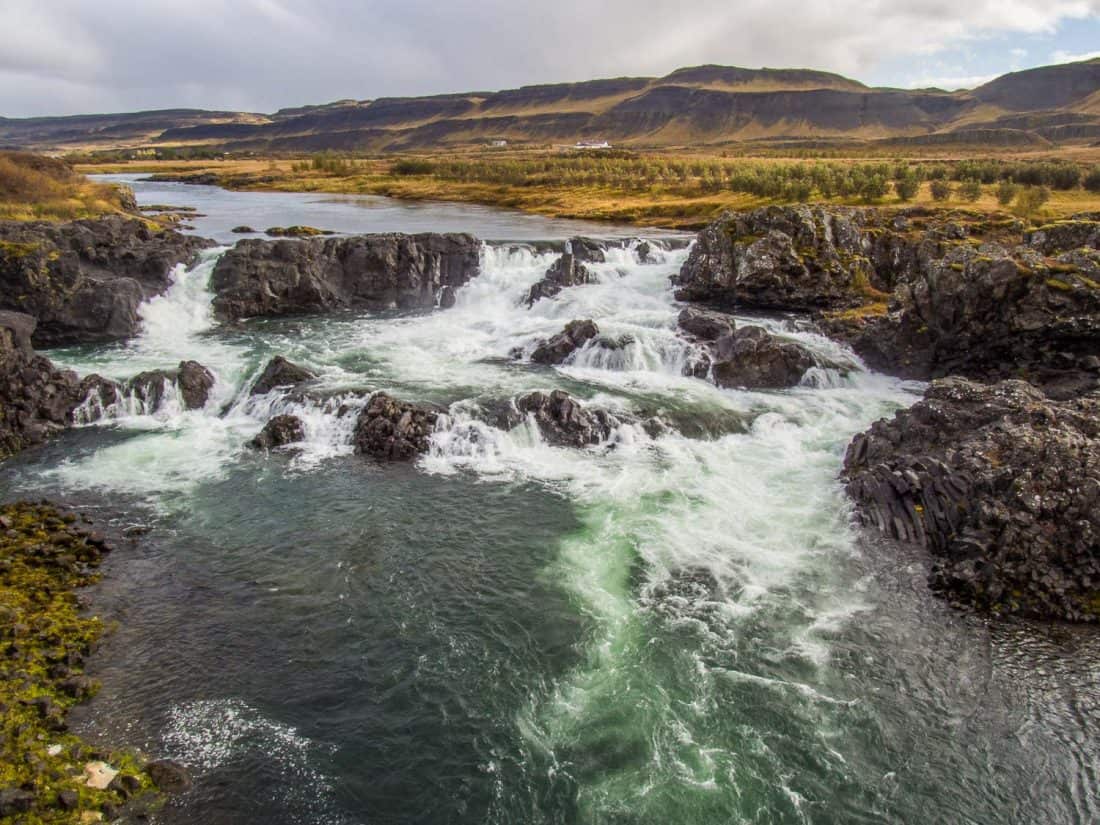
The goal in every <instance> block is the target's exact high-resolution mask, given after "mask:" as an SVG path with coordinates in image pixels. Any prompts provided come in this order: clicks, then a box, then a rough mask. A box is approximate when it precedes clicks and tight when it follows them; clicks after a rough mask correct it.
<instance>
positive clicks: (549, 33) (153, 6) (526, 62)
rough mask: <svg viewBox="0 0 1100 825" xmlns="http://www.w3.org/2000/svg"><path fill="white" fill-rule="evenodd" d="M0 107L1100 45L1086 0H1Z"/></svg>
mask: <svg viewBox="0 0 1100 825" xmlns="http://www.w3.org/2000/svg"><path fill="white" fill-rule="evenodd" d="M0 31H2V32H3V34H2V35H0V44H2V45H0V116H7V117H27V116H35V115H47V114H76V113H82V112H84V113H87V112H118V111H134V110H139V109H157V108H172V107H194V108H204V109H229V110H243V111H256V112H272V111H275V110H276V109H279V108H282V107H287V106H298V105H303V104H308V103H323V102H326V101H331V100H338V99H343V98H355V99H360V100H362V99H368V98H374V97H383V96H402V95H417V94H434V93H441V92H458V91H473V90H495V89H503V88H514V87H516V86H521V85H525V84H532V83H553V82H563V81H575V80H587V79H592V78H596V77H618V76H622V75H663V74H667V73H668V72H669V71H671V70H673V69H675V68H678V67H681V66H694V65H699V64H703V63H719V64H724V65H736V66H747V67H760V66H770V67H774V68H787V67H800V68H814V69H825V70H829V71H834V72H839V73H841V74H845V75H847V76H849V77H853V78H855V79H857V80H861V81H863V82H865V83H868V84H871V85H883V86H897V87H904V88H916V87H923V86H939V87H942V88H952V89H953V88H969V87H973V86H975V85H979V84H981V83H983V82H985V81H986V80H989V79H991V78H993V77H995V76H997V75H1000V74H1003V73H1005V72H1008V71H1013V70H1016V69H1023V68H1030V67H1033V66H1041V65H1047V64H1050V63H1063V62H1069V61H1072V60H1081V59H1087V58H1089V57H1098V56H1100V0H831V2H817V3H808V2H806V0H682V1H681V2H668V1H667V0H588V2H580V1H579V0H449V1H447V2H444V0H308V1H307V0H171V1H170V2H169V1H168V0H125V2H123V0H0Z"/></svg>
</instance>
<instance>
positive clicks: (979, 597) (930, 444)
mask: <svg viewBox="0 0 1100 825" xmlns="http://www.w3.org/2000/svg"><path fill="white" fill-rule="evenodd" d="M844 474H845V477H846V478H847V480H848V492H849V493H850V495H851V496H852V498H853V499H854V500H855V502H856V503H857V505H858V507H859V511H860V514H861V515H862V518H863V520H864V521H865V523H867V524H870V525H873V526H875V527H877V528H878V529H879V530H881V531H882V532H883V533H884V534H886V535H887V536H890V537H893V538H898V539H902V540H905V541H912V542H918V543H920V544H922V545H924V546H926V547H927V548H928V549H929V550H930V551H931V552H932V554H933V556H934V559H935V561H934V566H933V572H932V585H933V587H934V588H936V589H937V590H939V591H941V592H943V593H945V594H947V595H948V596H949V597H950V598H952V599H953V600H956V601H959V602H962V603H965V604H970V605H976V606H979V607H983V608H989V609H992V610H994V611H996V612H1020V613H1024V614H1028V615H1033V616H1042V617H1056V618H1062V619H1070V620H1078V621H1090V622H1095V621H1098V620H1100V395H1098V394H1096V393H1093V394H1090V395H1085V396H1082V397H1080V398H1077V399H1074V400H1070V401H1062V402H1059V401H1053V400H1051V399H1050V398H1048V397H1047V396H1046V395H1044V394H1043V393H1042V392H1041V391H1039V390H1038V389H1037V388H1035V387H1033V386H1032V385H1030V384H1028V383H1026V382H1023V381H1004V382H1001V383H998V384H993V385H983V384H978V383H975V382H972V381H969V380H966V379H962V378H949V379H943V380H940V381H936V382H935V383H933V384H932V386H931V387H930V388H929V390H928V392H927V393H926V394H925V397H924V400H922V401H920V402H919V403H917V404H916V405H915V406H913V407H912V408H911V409H908V410H903V411H902V412H899V413H898V414H897V415H896V416H895V417H894V418H893V419H892V420H883V421H879V422H877V423H876V424H874V425H873V426H872V427H871V429H870V430H869V431H868V432H866V433H864V434H862V435H859V436H857V437H856V438H855V440H854V441H853V442H852V444H851V446H850V447H849V448H848V454H847V456H846V457H845V461H844Z"/></svg>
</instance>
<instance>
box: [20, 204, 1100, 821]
mask: <svg viewBox="0 0 1100 825" xmlns="http://www.w3.org/2000/svg"><path fill="white" fill-rule="evenodd" d="M229 196H230V195H228V194H227V195H225V196H224V197H229ZM180 197H181V198H182V197H183V196H182V195H181V196H180ZM219 197H221V196H219ZM208 206H209V204H208ZM223 218H224V216H222V217H217V218H216V219H217V220H223ZM234 219H236V215H235V214H234ZM510 219H511V218H510V217H508V216H504V217H499V220H502V221H507V220H510ZM295 220H296V219H295ZM223 222H224V220H223ZM273 222H274V221H273ZM281 222H282V223H290V222H293V221H291V220H282V221H281ZM333 225H335V224H334V223H333ZM387 228H398V227H387ZM406 228H409V227H406ZM462 228H464V229H468V230H471V231H474V232H475V233H478V234H486V233H483V232H480V229H481V228H480V227H479V226H477V225H472V224H471V225H468V226H464V227H462ZM538 228H540V229H543V228H546V227H541V226H540V227H538ZM547 234H551V233H547ZM218 254H220V252H219V251H218V250H214V251H212V252H210V253H208V256H207V258H206V260H204V261H203V262H202V263H200V264H199V265H198V266H196V267H194V268H193V269H190V270H183V269H179V270H177V272H176V276H175V283H174V286H173V287H172V288H171V290H170V291H169V292H168V293H167V294H166V295H164V296H163V297H161V298H157V299H154V300H152V301H150V302H149V303H148V304H147V305H146V306H145V307H144V308H143V318H144V320H145V330H144V333H143V334H142V335H141V336H140V337H139V338H137V339H136V340H134V341H132V342H130V343H129V344H127V345H124V346H115V347H100V348H94V349H73V350H66V351H55V352H53V353H50V354H51V356H52V357H53V358H54V359H55V360H57V361H59V362H61V363H63V364H65V365H67V366H70V367H72V368H74V369H77V370H78V371H81V372H92V371H97V372H100V373H103V374H107V375H111V376H115V377H126V376H129V375H133V374H134V373H136V372H139V371H141V370H143V369H148V368H152V367H166V366H173V365H174V364H175V363H177V362H178V361H179V360H180V359H182V358H194V359H195V360H198V361H200V362H202V363H204V364H206V365H207V366H209V367H210V368H211V369H212V370H213V371H214V372H215V373H216V374H217V378H218V383H217V386H216V388H215V391H214V396H213V398H212V399H211V401H210V403H209V404H208V405H207V407H206V409H204V410H201V411H194V412H180V411H179V410H178V409H177V408H173V407H171V406H170V407H168V408H166V409H163V410H161V411H159V412H158V413H156V414H154V415H151V416H150V415H128V414H126V413H125V412H122V413H120V417H117V418H115V419H113V420H111V421H108V422H106V423H100V424H97V425H92V426H88V427H83V428H79V429H77V430H75V431H73V432H71V433H70V434H68V435H67V436H65V437H63V438H60V439H58V440H56V441H55V442H53V443H52V444H50V445H48V446H47V447H45V448H43V449H40V450H37V451H33V452H30V453H27V454H24V455H23V456H21V457H20V458H19V459H17V460H15V461H12V462H9V463H8V464H7V465H5V466H4V467H3V468H2V469H0V494H7V495H14V494H16V493H17V492H19V493H26V492H28V491H33V492H35V493H38V492H42V493H44V494H51V495H62V496H65V497H68V498H69V499H71V500H75V501H79V502H81V503H83V504H84V505H85V506H89V507H93V508H99V509H100V511H101V512H102V513H103V515H104V517H105V518H111V519H113V520H114V522H115V524H116V526H117V527H118V528H119V529H123V528H128V527H137V528H139V531H142V532H143V531H146V530H147V531H148V532H147V534H146V535H144V536H143V537H142V538H141V539H140V541H137V542H135V543H133V544H132V545H128V544H124V545H123V546H122V547H120V549H119V550H118V551H116V553H115V554H114V555H113V556H112V558H111V561H110V562H109V567H108V576H107V578H106V580H105V583H104V584H103V585H102V586H101V588H100V593H99V597H98V598H99V604H100V606H101V609H102V610H104V611H105V612H106V613H107V614H108V615H109V616H111V617H113V618H117V619H119V621H120V626H119V629H118V630H117V631H116V632H115V634H114V635H113V636H112V637H111V638H110V639H109V641H108V642H107V644H106V646H105V648H104V650H103V652H102V653H101V654H100V656H99V657H97V660H96V663H95V675H96V676H98V677H99V678H100V679H102V681H103V682H104V690H103V692H102V694H101V695H100V697H99V698H97V699H96V700H95V701H94V702H93V703H91V705H90V706H89V707H88V708H87V709H86V711H85V712H84V714H83V718H82V719H81V720H80V729H81V731H82V732H84V733H86V734H87V735H90V736H94V737H101V738H103V739H104V740H105V741H110V742H114V743H124V744H130V745H134V746H137V747H140V748H143V749H145V750H146V751H148V752H151V753H155V754H166V755H170V756H174V757H176V758H178V759H180V760H182V761H184V762H185V763H187V764H189V765H191V766H193V768H194V770H195V773H196V775H197V779H198V782H197V787H196V789H195V790H194V791H193V792H192V793H190V794H189V795H186V796H184V797H182V798H181V799H178V800H175V801H173V802H172V803H171V804H170V805H169V807H168V808H167V809H166V810H165V811H163V812H162V813H161V814H159V815H158V817H157V819H158V821H159V822H162V823H168V824H169V825H175V824H176V823H181V824H182V823H193V822H203V823H257V825H259V823H264V824H265V825H266V824H267V823H284V822H285V823H341V824H342V823H562V825H565V823H630V824H631V825H634V824H635V823H637V825H642V824H643V823H645V824H646V825H649V824H650V823H652V824H653V825H665V823H692V824H693V825H694V824H695V823H699V825H705V824H707V823H723V825H725V824H726V823H761V824H762V825H763V824H764V823H815V824H816V825H823V824H824V823H837V824H838V825H840V824H841V823H883V822H891V823H893V822H899V823H974V824H975V825H978V824H979V823H980V825H987V824H988V823H1067V824H1068V823H1079V824H1081V825H1083V824H1084V823H1090V822H1095V821H1097V817H1098V816H1100V799H1098V784H1100V753H1098V746H1097V741H1096V733H1097V714H1098V710H1100V687H1098V681H1100V680H1098V678H1097V677H1098V675H1100V674H1098V670H1097V663H1098V662H1100V641H1098V638H1097V634H1096V633H1095V632H1092V631H1089V630H1080V629H1073V628H1067V627H1061V626H1046V625H1029V624H1025V623H1017V622H1010V623H1004V624H999V625H993V626H987V625H986V624H985V623H984V622H983V621H981V620H980V619H977V618H974V617H969V616H966V615H963V614H960V613H957V612H954V611H952V610H951V609H949V608H947V607H946V606H944V605H943V604H942V603H940V602H938V601H936V600H934V599H933V598H931V597H930V596H929V594H928V593H927V590H926V587H925V584H924V575H925V567H924V565H925V561H924V560H923V558H922V557H921V556H919V555H912V556H910V555H907V554H906V552H905V551H901V550H899V549H897V548H896V547H893V546H890V545H886V544H882V545H879V544H877V543H871V542H868V541H867V540H865V539H861V538H860V537H859V536H858V535H857V534H856V532H855V531H854V530H853V528H852V527H851V526H850V511H849V507H848V504H847V503H846V501H845V499H844V497H843V494H842V490H841V488H840V485H839V483H838V482H837V479H836V475H837V471H838V469H839V466H840V461H841V456H842V455H843V450H844V448H845V446H846V444H847V442H848V441H849V439H850V438H851V436H852V435H853V434H854V433H856V432H858V431H860V430H862V429H864V428H865V427H866V426H867V425H868V424H869V423H870V422H871V421H873V420H875V419H876V418H879V417H881V416H884V415H888V414H890V413H891V412H892V411H893V410H895V409H897V408H899V407H900V406H902V405H906V404H910V403H912V402H913V401H914V400H915V398H916V393H917V392H919V390H920V387H918V386H915V385H906V384H903V383H900V382H898V381H895V380H892V379H888V378H885V377H882V376H878V375H873V374H869V373H868V372H866V371H865V370H863V369H862V368H861V366H860V365H859V363H858V361H857V360H856V359H855V358H854V357H853V356H852V355H851V354H850V353H846V352H845V351H844V350H842V349H841V348H839V347H838V346H837V345H835V344H832V343H830V342H828V341H826V340H824V339H822V338H820V337H817V336H815V335H813V334H811V333H809V332H806V331H804V330H802V329H801V328H800V327H799V326H798V324H796V323H794V322H793V321H784V320H776V319H764V320H758V322H759V323H764V324H766V325H768V326H769V327H771V328H772V329H773V330H775V331H777V332H780V333H782V334H784V335H788V336H790V337H792V338H795V339H797V340H799V341H801V342H802V343H804V344H806V345H808V346H810V347H812V348H814V349H816V350H818V351H825V352H827V353H828V355H829V356H830V358H831V359H832V360H833V361H840V362H842V363H844V364H847V369H846V370H845V371H843V373H841V372H833V373H816V374H814V375H810V376H807V379H806V381H805V382H804V386H801V387H798V388H795V389H793V390H790V391H786V392H776V393H749V392H738V391H725V390H719V389H717V388H715V387H714V386H712V385H710V384H708V383H706V382H704V381H701V380H697V379H691V378H685V377H683V376H682V375H681V368H682V366H683V364H684V363H685V361H686V360H687V359H689V358H690V357H691V352H690V349H689V347H688V346H687V345H686V344H684V342H682V341H681V340H680V339H678V338H677V337H676V335H675V334H674V327H675V317H676V314H677V312H678V307H677V306H676V304H675V302H674V300H673V299H672V296H671V292H670V289H669V286H668V277H669V275H670V274H672V273H673V272H675V271H676V269H677V268H678V266H679V263H680V262H681V260H682V258H683V256H684V254H686V253H685V252H684V251H683V250H672V249H668V250H664V251H662V252H660V253H659V254H658V260H657V261H656V262H654V263H648V264H641V263H639V262H638V260H637V257H636V256H635V254H634V253H633V251H632V250H631V249H629V248H628V249H623V250H617V251H613V252H612V254H610V256H609V257H610V260H609V262H608V263H607V264H604V265H600V266H598V267H596V269H597V270H598V274H599V276H600V283H598V284H594V285H589V286H584V287H578V288H574V289H570V290H566V291H565V292H563V293H562V294H561V295H560V296H559V298H557V299H556V300H552V301H546V300H544V301H540V302H538V303H537V304H535V305H534V307H532V308H530V309H528V308H526V307H525V306H524V304H523V301H522V298H523V296H524V295H525V294H526V292H527V289H528V288H529V286H530V284H531V283H533V282H534V281H535V280H536V279H538V278H539V277H541V275H542V274H543V272H544V271H545V270H546V268H547V267H548V266H549V264H550V263H551V261H552V260H553V256H552V255H551V254H549V253H547V254H539V253H536V252H535V251H534V250H533V248H531V247H525V246H521V245H515V244H510V245H509V244H500V245H488V246H486V247H485V248H484V250H483V259H482V273H481V275H480V276H479V277H478V278H476V279H475V280H474V281H472V282H471V283H470V284H469V285H468V286H466V287H464V288H462V289H461V290H460V291H459V293H458V301H457V305H456V306H455V307H454V308H452V309H449V310H447V311H443V312H430V313H401V314H398V313H381V314H371V315H367V314H345V315H335V316H328V317H309V318H293V319H280V320H267V321H253V322H250V323H247V324H245V325H243V326H241V327H237V328H233V329H221V328H219V327H218V326H217V325H216V324H215V323H214V321H213V319H212V317H211V314H210V306H209V304H210V294H209V292H208V289H207V281H208V278H209V275H210V272H211V270H212V268H213V265H214V262H215V260H216V257H217V255H218ZM574 318H593V319H594V320H596V321H597V323H598V324H599V325H600V327H601V330H602V332H603V333H604V334H605V335H607V336H611V337H615V338H620V339H623V340H626V341H628V343H627V344H626V346H625V348H624V349H621V350H615V351H609V350H606V349H600V348H597V347H592V346H590V347H588V348H586V349H585V350H583V351H581V352H580V353H578V355H577V356H576V357H575V359H574V360H573V361H572V362H571V363H569V364H567V365H566V366H564V367H561V368H559V369H552V368H543V367H536V366H532V365H531V364H529V363H527V362H525V361H515V360H512V359H511V358H510V357H509V354H510V353H511V352H512V351H513V350H515V349H517V348H518V349H520V350H524V351H528V352H529V351H530V349H531V348H532V347H533V346H534V344H535V342H536V341H537V340H538V339H540V338H542V337H545V336H547V335H549V334H552V333H553V332H556V331H558V330H559V329H560V328H561V327H562V325H563V324H564V323H565V322H566V321H568V320H571V319H574ZM273 354H282V355H285V356H286V357H288V358H290V359H291V360H293V361H296V362H299V363H302V364H305V365H307V366H309V367H310V368H312V369H313V370H315V371H316V372H318V373H319V374H320V376H321V378H320V381H319V384H320V387H321V388H322V389H324V390H326V391H328V392H327V393H326V395H329V396H330V398H331V400H330V401H328V402H307V401H302V400H293V399H290V398H287V397H285V396H283V395H282V394H280V393H278V392H275V393H272V394H270V395H269V396H265V397H261V398H249V397H248V395H247V390H248V386H249V384H250V382H251V380H252V379H253V378H254V377H255V375H256V374H257V373H258V371H259V370H260V369H261V368H262V366H263V364H264V363H265V362H266V360H267V359H268V358H269V357H270V356H272V355H273ZM554 387H560V388H564V389H567V390H568V391H570V392H572V393H573V394H575V395H577V396H579V397H581V398H584V399H586V400H587V401H588V402H589V403H595V404H599V405H602V406H605V407H608V408H611V409H616V410H622V411H624V412H630V413H634V414H636V415H637V416H638V417H646V416H650V415H661V416H662V417H664V418H665V419H666V420H668V421H671V422H673V424H674V425H675V428H674V429H673V430H672V431H670V432H668V433H666V434H663V435H659V436H657V437H651V436H650V435H647V434H646V433H645V432H644V431H643V430H642V429H641V428H639V427H635V426H632V425H629V424H626V425H623V426H622V427H620V428H619V429H618V430H617V431H616V432H615V433H614V434H613V436H612V437H611V439H609V442H608V443H607V444H604V445H600V446H598V447H594V448H590V449H585V450H571V449H561V448H553V447H550V446H547V445H546V444H545V443H543V441H542V440H541V439H540V437H539V436H538V433H537V432H536V431H534V430H533V429H532V428H530V427H527V426H521V427H519V428H517V429H516V430H513V431H510V432H505V431H502V430H500V429H497V428H494V427H492V426H490V425H488V424H485V423H483V421H484V419H486V418H487V417H488V416H485V415H481V414H479V410H484V409H491V408H493V407H494V406H496V405H499V404H500V403H503V402H506V401H507V399H509V398H511V397H514V396H515V395H517V394H519V393H521V392H524V391H527V390H530V389H535V388H554ZM367 388H370V389H385V390H388V391H390V392H392V393H393V394H395V395H396V396H398V397H401V398H405V399H409V400H426V401H432V402H436V403H439V404H442V405H446V406H447V407H448V408H449V411H450V414H449V416H448V417H447V421H446V423H445V424H444V425H443V426H442V427H441V428H440V430H439V431H438V432H437V433H436V434H435V436H434V439H433V447H432V450H431V453H430V454H429V455H427V456H425V457H423V458H422V459H420V460H419V461H417V462H416V463H415V464H412V465H400V464H379V463H375V462H373V461H369V460H365V459H363V458H360V457H357V456H353V455H351V448H350V435H351V434H350V432H349V429H348V427H349V423H350V421H351V417H349V416H345V417H343V418H339V417H337V416H336V415H335V414H334V411H335V409H336V408H337V407H338V406H339V404H341V403H350V404H356V403H361V402H360V401H357V398H358V397H359V396H357V395H355V394H354V393H356V392H357V391H359V392H361V391H362V390H364V389H367ZM284 411H290V412H294V413H296V414H298V415H300V416H301V417H302V418H303V419H304V421H305V426H306V431H307V441H306V443H305V444H304V445H303V447H302V449H300V450H294V451H276V452H273V453H271V454H262V453H255V452H253V451H250V450H248V449H247V448H246V447H245V446H244V445H245V442H246V441H247V440H248V439H249V438H251V437H252V436H253V435H254V434H255V433H256V432H257V431H258V430H259V428H260V427H261V426H262V424H263V422H264V421H266V419H267V418H268V417H269V416H270V415H271V414H273V413H277V412H284Z"/></svg>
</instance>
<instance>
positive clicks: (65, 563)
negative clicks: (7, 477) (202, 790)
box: [0, 503, 157, 825]
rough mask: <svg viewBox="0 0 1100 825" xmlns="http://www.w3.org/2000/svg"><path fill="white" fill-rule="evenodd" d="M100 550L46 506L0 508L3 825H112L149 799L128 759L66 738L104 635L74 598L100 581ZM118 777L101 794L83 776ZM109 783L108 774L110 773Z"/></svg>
mask: <svg viewBox="0 0 1100 825" xmlns="http://www.w3.org/2000/svg"><path fill="white" fill-rule="evenodd" d="M105 549H106V547H105V544H104V542H103V541H102V539H100V538H99V537H97V536H95V535H94V534H91V535H89V534H88V533H87V532H86V531H85V530H83V529H82V528H80V527H78V526H77V524H76V518H75V517H74V516H73V515H72V514H66V513H61V512H60V511H58V510H56V509H54V508H53V507H50V506H48V505H45V504H29V503H18V504H11V505H5V506H3V507H0V646H2V652H0V654H2V655H0V711H2V717H0V725H2V737H0V823H9V822H10V823H20V825H23V824H24V823H25V824H26V825H38V823H62V822H65V823H68V822H89V821H96V820H97V819H98V818H99V817H103V818H105V819H111V818H113V817H114V816H115V814H116V813H117V812H118V811H119V810H120V809H121V808H122V806H123V805H124V804H127V801H128V800H129V805H131V806H133V805H135V804H136V803H137V802H139V801H142V800H144V804H146V805H147V806H151V805H153V804H154V801H155V800H156V798H157V797H156V795H155V793H154V792H153V790H152V789H153V785H152V782H151V780H150V779H149V777H148V776H147V775H146V774H145V772H144V771H143V770H142V769H141V768H140V766H139V765H138V763H137V761H136V760H135V758H134V757H133V756H132V755H128V754H125V753H114V752H112V753H105V752H103V751H100V750H96V749H94V748H92V747H90V746H89V745H87V744H85V743H84V742H82V741H81V740H80V739H78V738H77V737H75V736H73V735H71V734H69V733H68V732H67V728H66V723H65V717H66V715H67V714H68V712H69V709H70V708H72V707H73V706H74V705H76V704H78V703H79V702H82V701H84V700H85V699H87V698H89V697H90V696H91V695H92V694H93V693H94V692H95V690H96V688H97V685H96V684H95V683H93V682H92V681H90V680H89V679H88V678H87V677H86V676H84V675H83V667H82V665H83V662H84V659H85V657H86V656H87V655H88V653H89V652H90V651H91V649H92V647H93V645H94V644H95V643H96V640H97V639H98V638H99V636H100V635H101V634H102V632H103V622H102V621H101V620H100V619H99V618H97V617H95V616H87V615H84V614H83V612H82V611H81V609H80V604H79V601H78V599H77V590H78V589H79V588H81V587H85V586H87V585H89V584H91V583H92V582H94V581H96V579H97V578H98V576H97V573H96V568H97V567H98V566H99V564H100V562H101V560H102V557H103V554H104V552H105ZM100 763H102V766H103V768H106V769H108V770H109V771H117V775H115V776H114V777H113V779H112V780H111V781H110V784H108V785H107V786H106V787H102V788H99V787H94V785H95V784H104V783H102V782H100V783H95V782H94V781H93V783H92V784H91V785H90V784H89V781H88V778H89V773H87V771H94V770H95V769H96V768H97V767H100ZM107 775H110V774H109V773H108V774H107Z"/></svg>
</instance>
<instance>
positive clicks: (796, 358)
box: [711, 326, 817, 390]
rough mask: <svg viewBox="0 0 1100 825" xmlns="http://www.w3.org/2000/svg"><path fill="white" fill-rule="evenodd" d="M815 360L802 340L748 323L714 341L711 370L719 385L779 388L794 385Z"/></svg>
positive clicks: (766, 388)
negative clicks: (793, 339)
mask: <svg viewBox="0 0 1100 825" xmlns="http://www.w3.org/2000/svg"><path fill="white" fill-rule="evenodd" d="M816 363H817V362H816V360H815V359H814V355H813V353H812V352H810V351H809V350H808V349H806V347H804V346H802V345H801V344H797V343H795V342H793V341H784V340H783V339H781V338H778V337H777V336H775V335H772V334H771V333H770V332H768V331H767V330H765V329H764V328H763V327H756V326H749V327H741V328H740V329H738V330H736V331H735V332H733V333H732V334H731V335H727V336H725V337H723V338H721V339H719V340H718V341H717V342H716V343H715V346H714V361H713V363H712V365H711V371H712V373H713V375H714V382H715V383H716V384H717V385H718V386H720V387H740V388H744V389H750V390H778V389H783V388H785V387H793V386H796V385H797V384H798V383H799V382H800V381H801V380H802V376H803V375H805V374H806V370H808V369H810V367H813V366H815V364H816Z"/></svg>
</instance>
